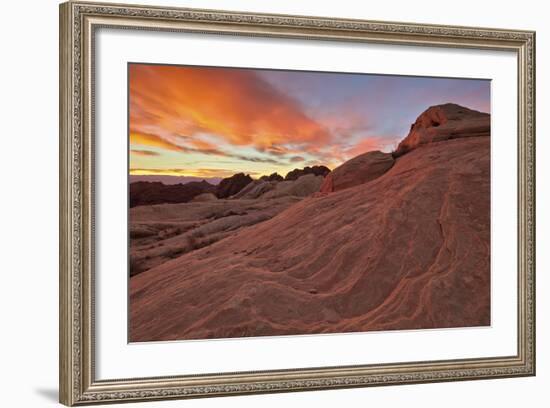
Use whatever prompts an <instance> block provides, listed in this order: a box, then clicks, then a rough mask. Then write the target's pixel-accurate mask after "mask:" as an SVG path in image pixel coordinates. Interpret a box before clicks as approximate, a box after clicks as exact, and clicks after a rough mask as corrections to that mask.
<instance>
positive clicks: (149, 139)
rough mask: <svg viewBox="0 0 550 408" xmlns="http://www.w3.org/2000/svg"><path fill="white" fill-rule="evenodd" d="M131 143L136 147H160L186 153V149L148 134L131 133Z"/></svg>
mask: <svg viewBox="0 0 550 408" xmlns="http://www.w3.org/2000/svg"><path fill="white" fill-rule="evenodd" d="M130 143H131V144H134V145H141V146H150V147H160V148H161V149H166V150H172V151H177V152H178V151H179V152H184V151H186V149H185V148H183V147H181V146H179V145H177V144H175V143H172V142H170V141H169V140H166V139H163V138H161V137H160V136H156V135H151V134H147V133H137V132H130Z"/></svg>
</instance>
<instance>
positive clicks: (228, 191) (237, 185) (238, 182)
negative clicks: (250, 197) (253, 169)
mask: <svg viewBox="0 0 550 408" xmlns="http://www.w3.org/2000/svg"><path fill="white" fill-rule="evenodd" d="M251 182H252V177H250V176H249V175H248V174H246V175H245V174H244V173H237V174H234V175H233V176H231V177H228V178H224V179H223V180H222V181H220V184H218V187H217V189H216V196H217V197H218V198H227V197H230V196H232V195H234V194H237V193H238V192H239V191H241V190H242V189H243V188H244V187H245V186H246V185H248V184H249V183H251Z"/></svg>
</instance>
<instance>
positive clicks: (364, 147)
mask: <svg viewBox="0 0 550 408" xmlns="http://www.w3.org/2000/svg"><path fill="white" fill-rule="evenodd" d="M396 140H397V139H396ZM392 141H393V140H392V139H390V138H383V137H377V136H371V137H367V138H364V139H361V140H360V141H359V142H358V143H357V144H355V145H354V146H353V147H351V148H349V149H346V150H345V152H344V153H345V155H346V156H348V157H349V158H352V157H355V156H358V155H360V154H363V153H366V152H370V151H372V150H384V149H386V148H387V147H388V143H391V142H392Z"/></svg>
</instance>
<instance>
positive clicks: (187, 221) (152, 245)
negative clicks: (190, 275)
mask: <svg viewBox="0 0 550 408" xmlns="http://www.w3.org/2000/svg"><path fill="white" fill-rule="evenodd" d="M212 197H213V200H210V201H208V200H207V201H199V202H195V201H194V200H193V201H192V202H190V203H183V204H160V205H151V206H139V207H135V208H132V209H130V276H135V275H137V274H139V273H142V272H145V271H147V270H148V269H150V268H153V267H155V266H158V265H161V264H163V263H165V262H167V261H170V260H171V259H174V258H177V257H179V256H182V255H184V254H186V253H188V252H190V251H194V250H196V249H198V248H204V247H207V246H209V245H211V244H213V243H215V242H217V241H219V240H221V239H223V238H226V237H228V236H231V235H234V234H235V233H236V232H237V231H239V230H240V229H241V228H244V227H248V226H251V225H254V224H257V223H259V222H262V221H266V220H268V219H270V218H272V217H273V216H275V215H277V214H278V213H280V212H281V211H283V210H285V209H286V208H288V207H289V206H291V205H293V204H296V203H297V202H298V201H299V200H300V198H297V197H281V198H277V199H273V200H246V199H242V200H218V199H217V198H216V197H215V196H214V195H213V194H212Z"/></svg>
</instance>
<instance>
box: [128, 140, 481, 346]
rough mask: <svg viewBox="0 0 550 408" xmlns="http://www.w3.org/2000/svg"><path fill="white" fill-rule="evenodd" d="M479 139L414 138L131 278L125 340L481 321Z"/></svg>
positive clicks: (424, 326) (458, 324)
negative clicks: (368, 171) (366, 170)
mask: <svg viewBox="0 0 550 408" xmlns="http://www.w3.org/2000/svg"><path fill="white" fill-rule="evenodd" d="M489 152H490V138H488V137H468V138H461V139H456V140H447V141H445V142H442V143H433V144H426V145H425V146H424V147H423V148H421V149H415V150H413V151H411V152H409V153H408V154H405V155H403V156H402V157H400V158H399V159H397V160H396V163H395V164H394V166H393V167H392V168H391V169H389V170H388V171H387V172H386V173H385V174H383V175H382V176H380V177H378V178H376V179H374V180H372V181H370V182H368V183H366V184H362V185H359V186H356V187H354V188H349V189H344V190H341V191H336V192H334V193H332V194H328V195H323V196H320V197H309V198H306V199H303V200H301V201H299V202H297V203H296V204H294V205H292V206H290V207H288V208H287V209H286V210H284V211H282V212H280V213H279V214H278V215H276V216H275V217H273V218H271V219H270V220H268V221H265V222H261V223H259V224H257V225H254V226H251V227H247V228H243V229H240V230H238V231H237V232H236V233H235V234H234V235H229V236H227V237H225V238H224V239H222V240H219V241H217V242H216V243H214V244H212V245H210V246H208V247H205V248H202V249H197V250H194V251H192V252H188V253H185V254H182V255H181V256H176V257H175V258H174V259H172V260H169V261H167V262H164V263H162V264H159V265H158V266H156V267H153V268H151V269H149V270H147V271H145V272H143V273H141V274H139V275H136V276H134V277H132V278H131V280H130V340H131V341H149V340H171V339H193V338H220V337H243V336H262V335H285V334H286V335H289V334H298V333H301V334H303V333H325V332H355V331H368V330H389V329H427V328H441V327H464V326H482V325H488V324H490V262H489V254H490V222H489V220H490V216H489V214H490V177H489V174H490V154H489ZM222 201H223V200H222ZM235 202H238V200H236V201H235ZM255 202H262V200H255ZM187 205H189V204H187ZM171 207H176V206H171ZM140 208H141V207H138V208H136V210H139V209H140ZM143 209H145V207H143ZM177 213H178V214H179V212H177ZM167 217H170V215H167Z"/></svg>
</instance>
